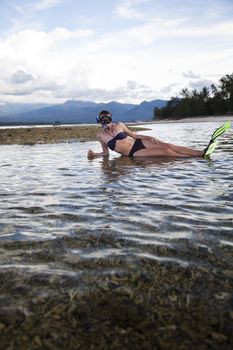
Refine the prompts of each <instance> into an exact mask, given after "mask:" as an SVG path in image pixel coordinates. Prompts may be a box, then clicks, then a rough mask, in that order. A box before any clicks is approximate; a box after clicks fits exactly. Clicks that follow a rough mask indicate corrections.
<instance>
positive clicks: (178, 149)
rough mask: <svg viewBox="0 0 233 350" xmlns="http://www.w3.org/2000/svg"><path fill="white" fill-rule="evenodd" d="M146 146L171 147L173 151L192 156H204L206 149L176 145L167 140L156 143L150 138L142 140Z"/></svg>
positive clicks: (152, 147) (149, 147)
mask: <svg viewBox="0 0 233 350" xmlns="http://www.w3.org/2000/svg"><path fill="white" fill-rule="evenodd" d="M142 142H143V144H144V146H145V147H146V149H158V147H159V148H164V149H170V150H172V151H174V152H175V153H179V154H182V155H188V156H191V157H202V156H203V154H204V151H197V150H194V149H192V148H190V147H185V146H178V145H174V144H172V143H166V142H162V141H159V143H154V142H152V141H150V140H142Z"/></svg>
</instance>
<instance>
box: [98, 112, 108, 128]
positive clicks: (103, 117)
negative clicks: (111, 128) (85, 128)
mask: <svg viewBox="0 0 233 350" xmlns="http://www.w3.org/2000/svg"><path fill="white" fill-rule="evenodd" d="M96 121H97V123H99V124H102V125H101V126H102V128H103V129H107V128H108V124H110V123H111V122H112V115H111V113H109V112H108V111H102V112H100V113H99V117H98V118H96Z"/></svg>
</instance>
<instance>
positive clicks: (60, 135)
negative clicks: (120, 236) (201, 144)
mask: <svg viewBox="0 0 233 350" xmlns="http://www.w3.org/2000/svg"><path fill="white" fill-rule="evenodd" d="M226 120H232V121H233V116H217V117H202V118H200V117H198V118H185V119H179V120H158V121H149V122H140V123H130V124H129V127H130V129H131V130H137V131H138V130H145V128H138V125H140V124H141V125H142V124H143V125H145V124H152V123H153V124H168V123H193V122H210V121H217V122H224V121H226ZM98 130H99V126H98V125H77V126H54V127H48V126H47V127H43V126H42V127H33V126H32V127H17V128H16V127H15V128H13V127H12V128H0V144H1V145H13V144H18V145H34V144H38V143H43V144H45V143H58V142H72V141H74V140H76V141H81V142H84V141H93V140H96V134H97V132H98Z"/></svg>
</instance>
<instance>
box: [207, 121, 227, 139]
mask: <svg viewBox="0 0 233 350" xmlns="http://www.w3.org/2000/svg"><path fill="white" fill-rule="evenodd" d="M230 127H231V122H230V120H228V121H227V122H226V123H225V124H223V125H222V126H220V127H219V128H217V129H216V130H215V132H214V133H213V135H212V136H211V141H214V140H215V139H216V138H217V137H219V136H220V135H222V134H223V133H224V132H225V131H227V130H229V129H230Z"/></svg>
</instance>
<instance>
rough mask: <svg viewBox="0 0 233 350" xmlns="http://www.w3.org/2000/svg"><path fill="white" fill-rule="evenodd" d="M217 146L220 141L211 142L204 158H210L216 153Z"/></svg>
mask: <svg viewBox="0 0 233 350" xmlns="http://www.w3.org/2000/svg"><path fill="white" fill-rule="evenodd" d="M217 144H218V141H210V143H209V144H208V146H207V147H206V149H205V151H204V152H205V153H204V155H203V158H209V157H210V155H211V154H212V153H213V152H214V150H215V148H216V146H217Z"/></svg>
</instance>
